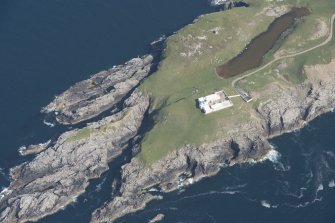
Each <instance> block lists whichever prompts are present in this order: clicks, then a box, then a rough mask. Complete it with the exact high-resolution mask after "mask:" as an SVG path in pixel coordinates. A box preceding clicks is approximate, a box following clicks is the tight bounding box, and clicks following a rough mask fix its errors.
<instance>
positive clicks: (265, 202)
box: [261, 200, 271, 208]
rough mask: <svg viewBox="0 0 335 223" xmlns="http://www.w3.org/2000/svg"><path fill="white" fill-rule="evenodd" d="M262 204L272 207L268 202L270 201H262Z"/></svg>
mask: <svg viewBox="0 0 335 223" xmlns="http://www.w3.org/2000/svg"><path fill="white" fill-rule="evenodd" d="M261 204H262V206H263V207H266V208H271V204H270V203H269V202H268V201H264V200H263V201H261Z"/></svg>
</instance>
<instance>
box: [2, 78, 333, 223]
mask: <svg viewBox="0 0 335 223" xmlns="http://www.w3.org/2000/svg"><path fill="white" fill-rule="evenodd" d="M332 81H334V80H332ZM304 84H305V85H304ZM304 84H303V85H299V86H298V88H297V89H295V90H297V91H301V92H308V91H309V90H310V89H313V90H314V91H315V88H313V87H311V86H309V85H308V83H304ZM314 84H315V85H316V86H318V85H317V82H316V81H315V83H314ZM334 85H335V82H331V86H334ZM136 86H138V85H136ZM321 87H322V86H321ZM326 87H327V86H326ZM328 87H329V86H328ZM135 88H136V87H135ZM132 89H133V88H132ZM326 90H327V91H331V89H328V88H327V89H326ZM292 92H293V93H294V91H292ZM292 92H291V93H292ZM127 93H128V91H127ZM125 95H126V94H125ZM286 96H288V95H286ZM125 97H126V96H125ZM328 99H329V98H327V100H328ZM120 100H121V99H120ZM286 100H287V98H286V99H285V102H286ZM149 103H150V102H149ZM148 106H149V105H148ZM302 107H303V106H302ZM334 107H335V106H334V104H331V106H329V107H322V108H321V110H319V111H315V113H313V114H312V115H307V117H304V118H302V117H299V118H300V119H295V120H293V121H292V122H287V123H285V124H286V125H288V126H289V127H288V128H286V126H285V128H283V127H278V126H277V125H274V126H273V128H270V129H267V128H266V126H267V124H266V122H268V120H267V119H268V118H270V119H271V118H273V119H276V120H277V118H278V117H275V116H274V117H268V116H267V117H266V118H265V116H266V115H267V114H266V112H267V111H264V110H262V111H261V112H258V115H260V116H264V117H263V119H260V120H262V122H263V123H262V124H260V123H258V124H257V122H256V121H254V122H252V123H247V125H246V126H239V127H238V131H239V134H240V135H239V136H238V135H231V137H230V138H225V139H222V140H221V141H216V142H213V143H212V144H205V145H201V146H199V147H197V146H194V145H187V146H185V147H184V148H181V149H180V150H178V151H174V152H172V153H170V154H168V155H167V156H166V157H164V158H163V159H162V160H160V161H158V162H157V163H155V164H154V167H151V168H147V167H146V166H145V165H144V164H143V163H141V161H140V160H139V159H138V157H135V158H133V160H132V161H131V162H130V163H129V164H126V165H124V166H123V167H122V181H123V183H122V186H121V189H120V191H118V192H119V193H120V194H121V197H120V198H119V196H116V197H114V198H112V200H111V201H110V202H108V203H106V204H105V205H104V207H102V208H100V209H98V210H97V211H96V212H95V213H94V214H93V219H92V222H103V221H105V220H114V219H115V218H116V217H121V216H122V215H125V214H128V213H132V212H134V211H137V210H140V209H143V208H144V207H145V205H146V203H148V202H150V201H152V200H154V199H160V198H161V197H160V196H153V195H151V194H150V193H149V191H150V190H151V189H152V188H153V187H157V186H158V187H160V188H161V192H163V193H166V192H169V191H173V190H175V189H177V188H180V186H179V185H178V181H179V179H180V177H181V176H183V177H185V179H184V180H183V182H185V184H184V186H186V185H187V184H188V183H187V182H191V180H192V183H195V182H198V181H200V180H201V179H203V178H205V177H210V176H213V175H216V174H217V173H218V171H220V169H221V168H222V166H226V167H228V166H232V165H236V164H240V163H244V162H261V161H263V160H264V157H266V156H267V155H269V154H270V153H271V151H273V150H271V145H270V144H269V143H268V141H267V140H268V139H270V138H273V137H276V136H279V135H282V134H284V133H287V132H291V131H294V130H295V129H299V128H302V127H303V126H304V124H305V123H308V122H309V121H311V120H313V119H314V118H316V117H318V116H319V115H321V114H324V113H327V112H329V111H332V110H333V109H334ZM123 109H125V108H123ZM308 109H310V108H308ZM122 111H123V110H121V112H122ZM304 111H305V112H306V111H308V110H304ZM262 112H263V113H262ZM144 113H146V111H145V112H143V114H144ZM143 114H142V118H143V116H144V115H143ZM121 119H123V117H122V118H121ZM279 120H280V118H279ZM257 121H259V119H257ZM277 124H278V123H277ZM92 125H94V123H93V124H92ZM254 125H256V127H257V128H255V129H256V131H255V132H256V134H251V135H250V132H252V131H254V130H255V129H254V128H253V126H254ZM128 127H129V125H128ZM139 128H140V126H139V127H138V128H137V129H136V130H135V131H134V132H136V134H133V135H132V136H130V137H129V138H128V139H127V140H126V141H127V142H129V141H135V139H136V137H139V138H141V137H142V136H141V135H138V129H139ZM277 128H279V129H277ZM241 129H242V131H240V130H241ZM241 132H242V133H243V134H244V135H242V136H241ZM121 144H123V143H121ZM40 145H42V146H43V144H40ZM235 145H237V148H238V149H237V150H236V148H234V147H235ZM123 146H124V145H123ZM123 146H119V148H118V150H119V151H120V150H121V151H122V149H123ZM137 146H138V145H137ZM121 147H122V148H121ZM135 147H136V146H134V147H133V148H135ZM47 149H50V148H49V147H48V146H46V148H44V149H38V150H35V151H30V150H28V151H26V152H28V153H27V154H30V152H31V153H38V154H39V153H40V152H41V151H44V150H45V151H46V150H47ZM213 150H214V152H216V153H215V154H211V153H213ZM252 150H253V151H252ZM236 151H238V152H236ZM137 152H138V151H137ZM137 152H136V151H135V152H134V154H136V153H137ZM236 153H237V154H236ZM106 156H107V157H109V155H106ZM116 156H117V155H116ZM206 156H207V157H206ZM108 160H109V161H108V162H110V159H108ZM175 162H177V163H175ZM166 165H168V167H166V168H165V167H164V166H166ZM169 165H170V166H169ZM162 166H163V167H162ZM155 169H157V170H158V172H157V171H156V170H155ZM162 169H163V171H162ZM104 171H107V170H104ZM100 175H101V173H100ZM100 175H98V176H95V177H94V178H98V177H99V176H100ZM14 178H15V177H13V179H12V180H14ZM188 180H189V181H188ZM136 181H140V182H136ZM141 181H142V182H141ZM84 185H86V184H84ZM87 185H88V184H87ZM87 185H86V186H87ZM15 186H16V185H15ZM15 186H14V187H15ZM86 186H85V187H84V189H82V190H79V191H76V193H74V195H73V194H71V195H73V196H71V197H69V198H70V200H68V203H66V202H65V203H63V204H62V206H61V207H60V208H64V206H66V205H67V204H69V203H71V202H73V199H72V198H73V197H75V196H78V195H79V194H81V193H83V192H84V191H85V188H86ZM143 188H144V189H143ZM139 193H140V194H141V196H140V197H137V198H136V199H137V200H136V199H135V197H133V195H136V196H137V194H139ZM6 196H7V195H6ZM14 196H16V195H14ZM122 196H124V197H122ZM127 196H130V197H127ZM123 199H125V200H123ZM134 199H135V200H134ZM132 200H133V201H132ZM124 201H126V202H129V203H128V205H129V206H121V207H120V206H118V205H119V204H120V203H123V202H124ZM132 202H133V203H132ZM58 209H59V207H58ZM58 209H54V210H53V211H49V212H46V213H45V215H40V216H41V217H42V216H46V215H50V214H52V213H55V212H56V211H57V210H58ZM118 210H121V211H120V215H117V214H116V213H115V212H117V211H118ZM3 214H4V212H2V213H1V216H0V219H4V218H2V217H3ZM5 214H6V213H5ZM110 216H113V217H112V218H111V217H110ZM27 219H28V220H37V219H39V218H33V217H32V218H27ZM24 221H26V219H24V218H22V219H21V220H18V221H17V222H24Z"/></svg>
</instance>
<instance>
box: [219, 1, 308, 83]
mask: <svg viewBox="0 0 335 223" xmlns="http://www.w3.org/2000/svg"><path fill="white" fill-rule="evenodd" d="M309 13H310V11H309V10H308V9H307V8H304V7H302V8H292V10H291V11H290V12H288V13H286V14H284V15H282V16H280V17H278V18H277V19H275V20H274V21H273V22H272V23H271V24H270V26H269V28H268V29H267V30H266V31H265V32H263V33H261V34H260V35H258V36H257V37H255V38H254V39H253V40H252V41H251V42H250V43H249V44H248V45H247V46H246V48H245V49H244V51H243V52H242V53H241V54H239V55H238V56H236V57H235V58H233V59H231V60H230V61H228V62H227V63H226V64H224V65H221V66H219V67H217V68H216V72H217V74H218V75H219V76H221V77H223V78H229V77H233V76H235V75H238V74H241V73H243V72H245V71H247V70H250V69H253V68H256V67H258V66H260V65H261V64H262V61H263V57H264V55H265V54H266V53H267V52H269V50H271V48H272V47H273V46H274V44H275V43H276V42H277V41H278V40H279V39H280V37H281V35H282V34H283V33H284V32H285V31H286V30H288V29H290V28H291V27H292V26H293V25H294V23H295V20H296V19H298V18H301V17H303V16H307V15H309Z"/></svg>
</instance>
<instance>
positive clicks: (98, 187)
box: [95, 177, 106, 192]
mask: <svg viewBox="0 0 335 223" xmlns="http://www.w3.org/2000/svg"><path fill="white" fill-rule="evenodd" d="M105 182H106V177H105V178H104V179H103V180H102V181H101V183H99V184H98V185H97V186H96V188H95V191H97V192H99V191H101V189H102V185H103V184H104V183H105Z"/></svg>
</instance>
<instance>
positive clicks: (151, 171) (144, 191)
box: [92, 134, 271, 222]
mask: <svg viewBox="0 0 335 223" xmlns="http://www.w3.org/2000/svg"><path fill="white" fill-rule="evenodd" d="M232 143H235V144H236V145H238V149H239V154H238V156H237V157H236V156H235V155H234V153H235V151H234V150H232V149H231V144H232ZM270 148H271V146H270V144H268V142H267V140H266V139H264V138H262V137H259V136H257V135H254V134H248V136H247V135H244V134H243V135H241V136H240V137H239V138H236V139H234V140H233V139H229V140H222V141H218V142H215V143H212V144H207V145H203V146H201V147H194V146H191V145H189V146H186V147H184V148H182V149H179V150H177V151H175V152H172V153H170V154H168V155H167V156H166V157H164V158H163V159H161V160H159V161H158V162H156V163H154V164H153V165H152V166H151V167H150V168H148V167H146V166H145V165H144V164H143V163H142V162H141V160H140V159H139V158H137V157H136V158H133V160H132V161H131V163H129V164H127V165H124V166H123V167H122V182H123V184H122V186H121V189H120V191H119V196H116V197H115V198H113V199H112V200H111V202H109V203H106V204H105V205H104V206H103V207H102V208H100V209H98V210H96V211H95V212H94V213H93V215H92V222H108V221H113V220H115V219H116V218H119V217H122V216H124V215H125V214H128V213H132V212H134V211H136V210H139V209H142V208H144V207H145V204H146V203H147V202H149V201H151V200H154V199H160V196H158V195H154V194H152V193H151V192H150V189H152V188H154V187H158V188H159V190H160V191H162V192H169V191H172V190H175V189H177V188H178V187H180V186H182V185H187V184H190V183H193V182H196V181H199V180H200V179H202V178H203V177H208V176H212V175H215V174H217V173H218V172H219V170H220V168H221V167H222V166H226V165H233V164H234V163H242V162H246V161H257V160H259V159H262V158H263V157H264V156H265V155H266V154H267V152H268V151H269V150H270Z"/></svg>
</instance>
